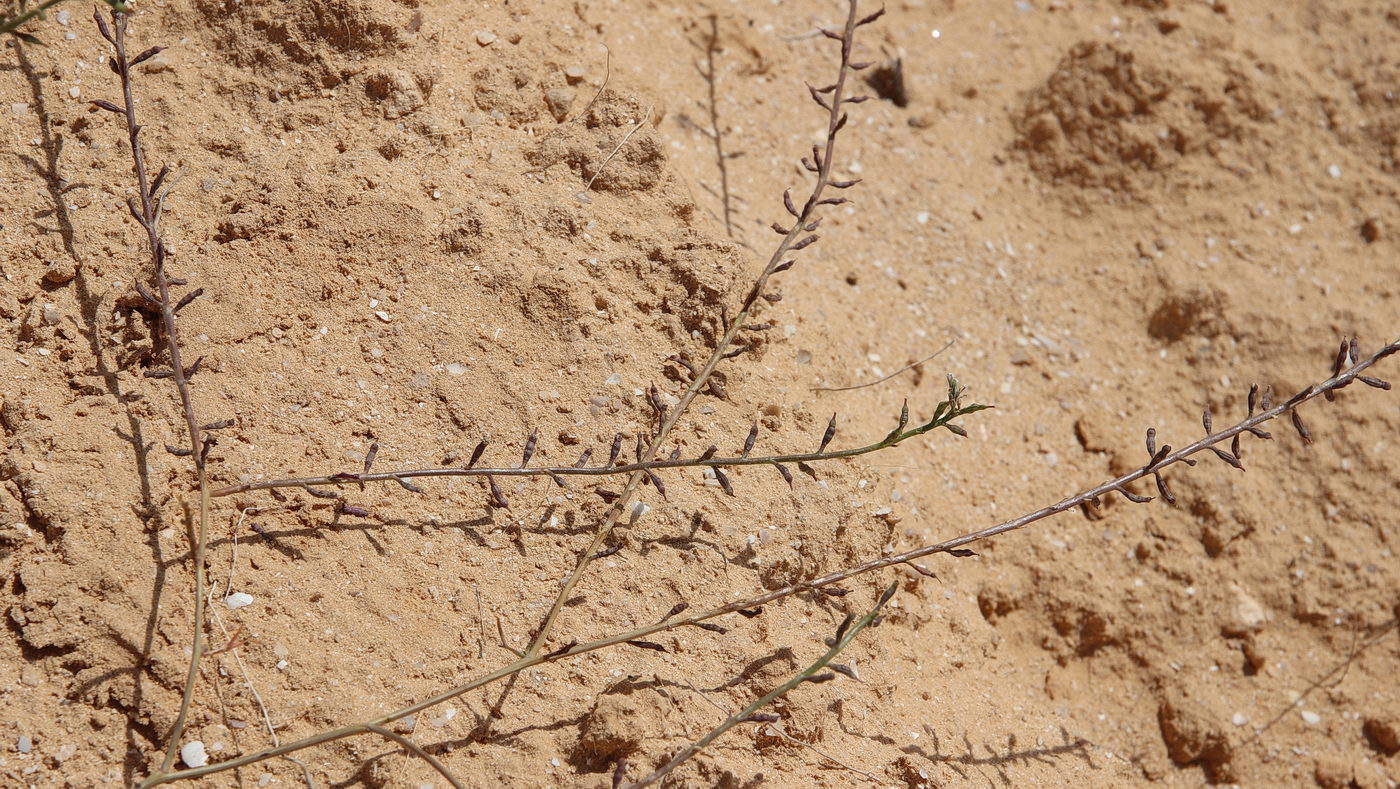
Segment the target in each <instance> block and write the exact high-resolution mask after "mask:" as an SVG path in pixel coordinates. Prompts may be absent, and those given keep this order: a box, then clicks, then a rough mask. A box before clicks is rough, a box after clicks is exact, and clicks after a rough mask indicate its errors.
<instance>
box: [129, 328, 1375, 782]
mask: <svg viewBox="0 0 1400 789" xmlns="http://www.w3.org/2000/svg"><path fill="white" fill-rule="evenodd" d="M1397 352H1400V339H1397V340H1396V341H1395V342H1392V343H1390V344H1389V345H1386V346H1385V347H1383V348H1380V349H1379V350H1377V351H1376V352H1375V353H1373V354H1371V355H1370V356H1367V357H1366V358H1364V359H1359V360H1357V361H1356V363H1354V364H1353V365H1352V366H1351V367H1349V368H1347V369H1345V370H1339V371H1338V372H1337V374H1335V375H1333V376H1332V377H1331V378H1328V379H1327V380H1325V381H1322V382H1321V383H1317V384H1313V385H1312V386H1309V387H1307V388H1305V389H1303V390H1302V391H1300V392H1298V393H1297V394H1295V395H1294V396H1293V397H1291V398H1289V399H1288V400H1285V401H1284V402H1282V403H1279V404H1277V405H1275V406H1273V407H1272V408H1268V409H1265V410H1263V411H1261V412H1259V413H1257V414H1254V415H1252V416H1250V417H1248V418H1246V419H1244V420H1241V421H1240V422H1237V423H1235V424H1234V425H1232V426H1230V427H1228V428H1225V429H1223V430H1221V431H1219V432H1216V433H1211V434H1210V435H1207V436H1205V437H1204V438H1202V439H1200V440H1198V441H1196V442H1194V443H1192V444H1190V445H1188V446H1185V447H1182V448H1181V449H1178V450H1176V451H1174V452H1170V453H1167V454H1165V455H1163V456H1162V457H1161V458H1154V460H1153V462H1151V463H1149V464H1148V465H1145V466H1143V467H1142V468H1139V469H1136V470H1134V471H1131V472H1128V473H1127V474H1124V475H1122V476H1120V477H1117V478H1114V479H1111V480H1109V481H1107V482H1105V483H1103V484H1101V485H1096V486H1095V487H1092V488H1089V489H1087V490H1084V491H1081V492H1079V493H1077V494H1075V495H1073V496H1070V497H1068V498H1065V499H1062V500H1061V501H1059V502H1057V503H1055V504H1052V505H1050V506H1048V507H1042V508H1041V509H1038V510H1036V511H1034V512H1031V513H1027V514H1025V515H1022V516H1020V517H1019V518H1015V519H1012V520H1009V521H1005V522H1003V523H999V524H997V525H995V526H990V527H988V528H985V529H980V530H978V531H973V532H968V533H966V534H963V535H961V536H959V537H954V538H952V539H950V540H944V541H943V542H938V543H933V544H931V545H925V546H922V547H919V548H915V549H913V550H910V551H905V552H904V553H899V554H894V555H891V556H884V557H879V558H876V559H871V560H869V561H866V562H863V563H861V564H856V565H852V566H850V567H846V568H843V569H841V570H837V571H835V572H832V573H828V574H826V575H823V576H821V577H819V578H814V579H812V580H810V581H802V582H799V583H796V584H791V585H789V586H785V587H783V588H781V589H775V590H773V591H770V592H767V593H764V594H761V595H758V596H755V597H750V598H748V599H746V600H738V601H735V602H731V603H727V604H725V605H723V606H720V607H718V608H712V609H710V610H708V611H702V612H700V613H696V614H693V615H691V616H688V617H684V618H680V617H677V618H673V619H667V620H666V621H664V622H660V623H657V624H654V625H648V626H646V627H640V628H637V629H635V630H631V631H628V632H626V633H617V634H614V635H611V636H608V637H606V638H600V639H598V640H596V641H590V642H588V643H585V644H578V645H576V646H572V647H569V648H568V649H564V650H559V651H557V652H551V653H548V654H546V655H539V654H533V655H526V656H525V657H523V658H521V659H520V660H517V661H515V662H514V663H511V664H509V665H507V666H502V667H501V668H498V669H496V670H495V671H492V672H491V673H489V674H485V675H483V676H480V677H477V678H476V679H473V680H471V681H470V682H468V683H466V684H464V685H460V686H458V687H455V688H452V689H450V690H446V691H443V692H442V693H439V694H438V695H436V696H433V697H431V698H428V699H424V700H423V701H419V702H416V703H414V704H412V705H409V706H407V707H404V708H402V709H399V710H395V711H394V712H391V713H388V714H387V715H382V716H380V717H378V718H376V719H374V720H371V721H367V722H365V723H358V724H353V725H350V726H344V727H341V728H339V729H335V730H333V731H327V732H322V733H320V734H316V735H312V736H311V737H307V738H305V739H301V740H297V741H296V742H291V743H287V744H286V745H281V746H278V747H275V748H270V749H267V750H264V751H259V752H258V753H254V754H249V755H247V756H240V757H238V758H235V759H229V760H228V761H224V762H219V763H218V764H211V765H208V766H206V767H200V768H196V769H191V770H181V771H180V772H175V773H169V774H164V775H156V776H152V777H151V778H149V779H147V780H146V781H145V782H144V783H142V784H141V789H149V787H153V786H158V785H160V784H163V783H169V782H171V781H177V780H182V779H185V778H197V777H200V776H204V775H210V774H212V773H217V772H223V771H225V770H232V769H236V768H239V767H246V766H247V765H250V764H255V763H257V762H260V761H263V760H265V759H270V758H273V757H276V756H283V755H286V754H288V753H292V752H294V751H299V750H302V749H304V748H310V747H312V746H315V745H321V744H324V743H327V742H333V741H335V740H340V739H344V738H346V737H353V736H356V735H360V734H365V733H368V732H370V731H371V729H370V728H369V727H371V726H383V725H385V724H387V723H391V722H393V721H396V720H398V719H400V718H404V717H407V716H409V715H413V714H415V713H418V712H421V711H422V710H425V709H428V708H429V707H432V706H435V705H437V704H441V703H443V702H445V701H448V700H450V699H453V698H456V697H457V696H460V695H462V694H463V693H467V692H469V691H472V690H475V689H477V688H480V687H482V686H485V685H489V684H491V683H492V682H495V681H496V680H499V679H504V678H506V677H509V676H511V675H512V674H516V673H518V672H521V671H524V670H526V669H528V668H532V667H534V666H538V665H541V664H543V663H551V662H554V661H556V660H562V659H563V658H566V657H572V656H575V655H581V654H584V653H587V652H594V651H596V650H599V649H604V648H607V647H611V646H616V645H617V644H622V643H626V642H628V641H634V640H637V639H640V638H645V637H647V636H649V635H652V634H654V633H659V632H662V631H666V630H673V629H675V628H678V627H688V626H694V625H696V624H699V623H701V622H704V621H707V620H710V619H714V618H716V617H720V616H724V615H725V614H732V613H735V612H737V611H739V610H740V609H744V610H749V609H753V608H757V607H758V606H761V605H766V604H768V603H771V602H773V601H775V600H781V599H783V598H786V597H791V596H792V595H795V594H799V593H801V592H806V591H810V590H814V589H820V588H822V587H824V586H829V585H831V584H835V583H838V582H840V581H845V580H847V579H850V578H854V577H855V576H858V575H864V574H865V573H869V572H873V571H875V570H880V569H883V568H885V567H893V566H895V565H899V564H905V563H908V562H912V561H914V560H915V559H920V558H923V557H925V556H931V555H933V554H936V553H948V552H951V551H954V550H956V549H958V548H961V547H963V546H965V545H968V544H969V543H974V542H977V541H979V540H985V539H988V538H990V537H995V536H997V535H1000V534H1005V533H1006V532H1009V531H1014V530H1016V529H1021V528H1024V527H1025V526H1029V525H1030V524H1032V523H1035V522H1036V521H1040V520H1044V519H1045V518H1048V517H1050V516H1052V515H1057V514H1059V513H1062V512H1066V511H1068V510H1071V509H1074V508H1075V507H1078V506H1079V505H1080V504H1083V503H1085V502H1089V501H1093V500H1095V499H1097V498H1099V497H1100V496H1104V495H1107V494H1109V493H1112V492H1114V491H1118V492H1122V491H1123V486H1125V485H1127V484H1129V483H1131V482H1134V481H1136V480H1139V479H1142V478H1144V477H1146V476H1149V475H1151V474H1154V473H1160V472H1161V471H1163V470H1165V469H1166V468H1168V467H1170V466H1173V465H1175V464H1177V463H1182V462H1186V461H1189V460H1191V456H1192V455H1196V454H1198V453H1200V452H1203V451H1205V450H1207V449H1212V448H1214V447H1215V446H1216V445H1217V444H1221V443H1223V442H1227V441H1230V440H1232V439H1233V438H1234V437H1236V436H1239V435H1242V434H1244V433H1250V432H1252V431H1253V430H1255V429H1257V428H1259V427H1260V426H1261V425H1263V424H1265V423H1267V422H1270V421H1272V420H1274V419H1277V418H1279V417H1281V416H1283V415H1284V414H1291V413H1293V412H1295V411H1296V409H1297V408H1298V406H1300V405H1302V404H1303V403H1306V402H1308V401H1309V400H1313V399H1315V398H1318V397H1325V396H1328V395H1330V394H1331V393H1334V392H1336V391H1337V390H1339V389H1342V388H1344V387H1346V386H1348V385H1350V384H1352V383H1354V382H1355V381H1357V380H1358V379H1361V380H1363V381H1364V380H1365V379H1366V376H1364V375H1363V373H1364V372H1365V371H1366V370H1367V369H1368V368H1370V367H1372V366H1373V365H1375V364H1376V363H1377V362H1379V361H1380V360H1382V359H1384V358H1385V357H1387V356H1390V355H1392V354H1395V353H1397ZM1377 383H1379V382H1377ZM1372 385H1375V384H1372Z"/></svg>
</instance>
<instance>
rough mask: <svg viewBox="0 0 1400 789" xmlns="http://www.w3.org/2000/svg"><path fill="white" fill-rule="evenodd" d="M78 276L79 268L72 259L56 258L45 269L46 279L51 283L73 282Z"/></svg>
mask: <svg viewBox="0 0 1400 789" xmlns="http://www.w3.org/2000/svg"><path fill="white" fill-rule="evenodd" d="M76 276H78V269H77V267H76V266H74V265H73V261H71V260H55V261H54V262H52V263H50V264H49V266H48V268H47V269H46V270H45V271H44V281H45V282H47V283H49V284H50V285H62V284H64V283H66V282H72V281H73V278H74V277H76Z"/></svg>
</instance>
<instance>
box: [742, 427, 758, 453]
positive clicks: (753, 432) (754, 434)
mask: <svg viewBox="0 0 1400 789" xmlns="http://www.w3.org/2000/svg"><path fill="white" fill-rule="evenodd" d="M757 440H758V422H754V423H753V427H751V428H749V436H748V438H746V439H744V451H743V452H740V453H739V457H741V458H746V457H748V456H749V453H750V452H752V451H753V445H754V442H755V441H757Z"/></svg>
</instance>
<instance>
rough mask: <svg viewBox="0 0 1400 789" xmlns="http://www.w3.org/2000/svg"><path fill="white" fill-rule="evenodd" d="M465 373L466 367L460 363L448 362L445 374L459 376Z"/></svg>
mask: <svg viewBox="0 0 1400 789" xmlns="http://www.w3.org/2000/svg"><path fill="white" fill-rule="evenodd" d="M466 371H467V366H466V365H464V364H462V363H461V362H448V364H447V374H448V375H461V374H463V373H465V372H466Z"/></svg>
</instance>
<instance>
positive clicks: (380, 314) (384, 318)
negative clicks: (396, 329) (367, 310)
mask: <svg viewBox="0 0 1400 789" xmlns="http://www.w3.org/2000/svg"><path fill="white" fill-rule="evenodd" d="M374 316H375V317H376V318H378V319H380V320H381V321H384V322H385V323H388V322H389V313H387V312H385V311H384V310H375V311H374Z"/></svg>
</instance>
